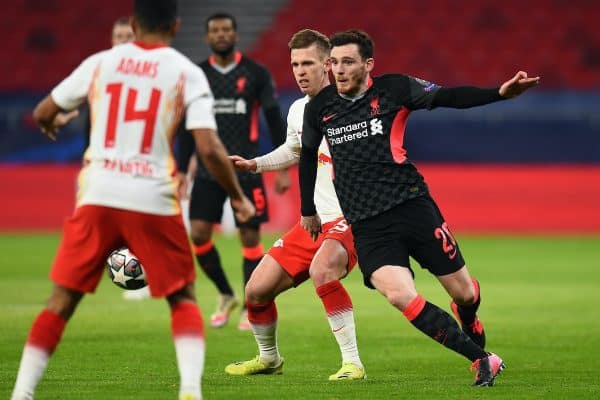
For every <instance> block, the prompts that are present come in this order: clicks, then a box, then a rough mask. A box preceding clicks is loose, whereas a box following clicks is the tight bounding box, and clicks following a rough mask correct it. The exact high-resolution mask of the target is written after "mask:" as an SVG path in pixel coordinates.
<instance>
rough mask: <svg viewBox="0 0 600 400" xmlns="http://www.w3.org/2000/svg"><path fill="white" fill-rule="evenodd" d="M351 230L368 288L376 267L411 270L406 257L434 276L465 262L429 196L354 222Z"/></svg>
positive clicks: (445, 272)
mask: <svg viewBox="0 0 600 400" xmlns="http://www.w3.org/2000/svg"><path fill="white" fill-rule="evenodd" d="M352 232H353V233H354V243H355V245H356V251H357V253H358V264H359V266H360V270H361V271H362V273H363V278H364V283H365V285H366V286H367V287H369V288H371V289H373V285H372V284H371V274H372V273H373V272H375V270H377V269H378V268H380V267H382V266H384V265H399V266H402V267H407V268H409V269H411V268H410V262H409V256H411V257H412V258H414V259H415V260H416V261H417V262H418V263H419V264H420V265H421V268H425V269H427V270H429V272H431V273H432V274H433V275H436V276H441V275H447V274H451V273H453V272H456V271H458V270H459V269H461V268H462V267H463V266H464V265H465V261H464V259H463V257H462V254H461V253H460V249H459V248H458V243H457V242H456V239H455V238H454V236H453V235H452V233H451V232H450V230H449V229H448V226H447V224H446V223H445V222H444V217H443V216H442V213H441V212H440V210H439V209H438V207H437V205H436V204H435V202H434V201H433V199H432V198H431V197H429V196H421V197H417V198H415V199H411V200H408V201H406V202H404V203H402V204H399V205H397V206H395V207H394V208H392V209H390V210H387V211H385V212H383V213H381V214H379V215H376V216H374V217H371V218H368V219H365V220H362V221H358V222H354V223H353V224H352ZM411 273H412V269H411ZM413 275H414V273H413Z"/></svg>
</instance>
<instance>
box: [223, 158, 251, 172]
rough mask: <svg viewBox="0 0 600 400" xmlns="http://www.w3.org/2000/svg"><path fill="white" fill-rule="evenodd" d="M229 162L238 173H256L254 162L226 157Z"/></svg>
mask: <svg viewBox="0 0 600 400" xmlns="http://www.w3.org/2000/svg"><path fill="white" fill-rule="evenodd" d="M228 158H229V159H230V160H231V162H233V166H234V167H235V169H237V170H238V171H246V172H256V160H254V159H252V160H246V159H245V158H244V157H241V156H237V155H234V156H229V157H228Z"/></svg>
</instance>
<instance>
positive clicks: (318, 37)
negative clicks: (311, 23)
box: [288, 29, 331, 58]
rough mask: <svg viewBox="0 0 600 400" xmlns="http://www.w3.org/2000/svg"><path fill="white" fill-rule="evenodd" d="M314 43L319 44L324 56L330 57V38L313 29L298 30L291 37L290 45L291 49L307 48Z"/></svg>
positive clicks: (318, 47) (318, 46)
mask: <svg viewBox="0 0 600 400" xmlns="http://www.w3.org/2000/svg"><path fill="white" fill-rule="evenodd" d="M313 44H315V45H316V46H317V49H318V50H319V51H320V52H321V53H322V54H323V55H324V58H327V57H329V52H330V51H331V43H330V42H329V39H328V38H327V36H325V35H323V34H322V33H321V32H319V31H315V30H313V29H302V30H301V31H298V32H296V33H295V34H294V36H292V38H291V39H290V42H289V43H288V47H289V48H290V50H294V49H306V48H307V47H310V46H312V45H313Z"/></svg>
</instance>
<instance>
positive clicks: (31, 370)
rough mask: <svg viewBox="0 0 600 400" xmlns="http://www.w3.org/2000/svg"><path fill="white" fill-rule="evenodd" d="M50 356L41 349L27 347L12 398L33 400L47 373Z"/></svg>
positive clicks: (22, 357) (24, 350)
mask: <svg viewBox="0 0 600 400" xmlns="http://www.w3.org/2000/svg"><path fill="white" fill-rule="evenodd" d="M49 360H50V355H49V354H48V352H47V351H46V350H43V349H41V348H39V347H35V346H29V345H25V348H24V349H23V355H22V356H21V364H20V365H19V372H18V374H17V381H16V383H15V388H14V390H13V395H12V398H14V399H27V398H28V397H27V396H30V397H29V398H33V392H34V391H35V387H36V386H37V384H38V382H39V381H40V379H42V376H43V375H44V371H46V367H47V366H48V361H49Z"/></svg>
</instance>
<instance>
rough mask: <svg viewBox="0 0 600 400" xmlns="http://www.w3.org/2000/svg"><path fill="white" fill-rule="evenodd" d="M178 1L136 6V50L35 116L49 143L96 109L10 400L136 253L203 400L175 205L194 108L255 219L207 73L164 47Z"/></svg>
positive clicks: (205, 139) (183, 386)
mask: <svg viewBox="0 0 600 400" xmlns="http://www.w3.org/2000/svg"><path fill="white" fill-rule="evenodd" d="M176 13H177V3H176V0H135V2H134V16H133V17H132V26H133V28H134V30H135V33H136V36H137V41H136V42H134V43H129V44H124V45H121V46H116V47H114V48H112V49H110V50H106V51H102V52H99V53H96V54H94V55H92V56H91V57H89V58H87V59H86V60H84V61H83V62H82V63H81V65H80V66H79V67H77V69H75V70H74V71H73V73H72V74H71V75H70V76H69V77H67V78H66V79H65V80H64V81H62V82H61V83H60V84H59V85H58V86H57V87H56V88H54V90H53V91H52V92H51V94H50V95H49V96H47V97H46V98H45V99H43V100H42V101H41V102H40V103H39V104H38V105H37V107H36V109H35V110H34V118H35V120H36V122H37V123H38V124H39V125H40V127H41V129H42V131H43V132H44V133H45V134H46V135H47V136H48V137H49V138H51V139H53V140H54V139H56V137H55V134H56V132H57V130H58V129H59V128H60V126H59V125H56V124H55V116H56V115H57V113H59V112H61V111H69V110H72V109H75V108H76V107H77V106H79V105H80V104H81V103H82V102H83V101H84V100H85V99H86V98H87V99H88V101H89V103H90V110H91V119H92V121H91V122H92V128H91V136H90V146H89V148H88V149H87V151H86V153H85V155H84V164H83V167H82V170H81V172H80V174H79V185H78V188H79V190H78V194H77V205H76V208H75V211H74V213H73V215H72V216H71V217H70V218H68V219H67V220H66V221H65V224H64V228H63V236H62V241H61V243H60V246H59V248H58V252H57V255H56V258H55V260H54V263H53V265H52V269H51V272H50V278H51V279H52V280H53V281H54V286H53V289H52V294H51V295H50V298H49V300H48V302H47V304H46V307H45V308H44V309H43V310H42V312H41V313H40V314H39V315H38V316H37V318H36V319H35V321H34V323H33V326H32V327H31V330H30V333H29V336H28V338H27V342H26V344H25V349H24V350H23V355H22V358H21V363H20V366H19V372H18V375H17V380H16V383H15V386H14V390H13V394H12V399H13V400H27V399H33V393H34V390H35V387H36V385H37V384H38V382H39V381H40V379H41V378H42V376H43V374H44V371H45V369H46V366H47V364H48V361H49V359H50V356H51V355H52V353H53V351H54V349H55V348H56V346H57V345H58V343H59V342H60V338H61V335H62V333H63V330H64V328H65V325H66V323H67V321H68V320H69V318H70V317H71V316H72V315H73V312H74V311H75V308H76V307H77V304H78V303H79V301H80V300H81V298H82V297H83V295H84V294H85V293H90V292H93V291H94V290H95V289H96V286H97V285H98V282H99V281H100V278H101V276H102V273H103V269H104V267H103V265H104V263H105V260H106V257H107V255H108V253H109V252H110V251H111V250H113V249H115V248H118V247H120V246H127V247H129V248H130V249H131V250H132V252H134V253H135V254H136V256H137V257H138V258H139V259H140V261H141V262H142V264H143V265H144V268H145V270H146V276H147V280H148V285H149V287H150V292H151V294H152V295H153V296H155V297H166V299H167V302H168V303H169V306H170V310H171V328H172V334H173V340H174V343H175V350H176V355H177V366H178V369H179V374H180V392H179V398H180V399H181V400H198V399H201V398H202V394H201V376H202V372H203V369H204V332H203V323H202V316H201V313H200V310H199V308H198V306H197V305H196V300H195V295H194V286H193V282H194V279H195V271H194V263H193V256H192V253H191V249H190V245H189V242H188V238H187V234H186V231H185V228H184V224H183V220H182V217H181V210H180V206H179V201H178V198H177V190H178V184H179V182H178V181H177V180H176V173H177V170H176V167H175V163H174V160H173V157H172V153H171V147H172V140H173V135H174V133H175V128H176V126H177V123H178V122H179V120H180V118H181V117H182V115H183V113H184V112H185V111H186V110H187V114H186V117H187V128H188V130H192V133H193V135H194V137H195V139H196V143H197V146H198V151H199V153H200V154H201V155H202V157H203V160H204V162H205V163H206V165H208V166H210V170H211V172H212V173H214V176H215V177H216V179H217V180H218V181H219V182H220V183H221V184H222V185H223V187H225V188H226V189H227V191H228V193H229V195H230V198H231V199H232V200H231V201H232V205H233V207H234V209H235V210H236V211H237V213H238V217H239V218H241V219H242V220H247V219H248V218H250V217H251V216H252V215H253V213H254V208H253V206H252V204H251V203H250V201H249V200H248V199H247V198H246V197H245V196H244V195H243V193H242V190H241V188H240V186H239V183H238V181H237V178H236V175H235V172H234V169H233V167H232V166H231V162H230V161H229V160H228V159H227V153H226V151H225V149H224V147H223V145H222V143H221V142H220V140H219V138H218V136H217V133H216V132H215V127H216V124H215V120H214V116H213V112H212V106H213V99H212V93H211V91H210V88H209V86H208V83H207V81H206V77H205V75H204V73H203V72H202V71H201V70H200V69H199V68H198V67H196V66H195V65H194V64H193V63H192V62H191V61H189V60H188V59H187V58H186V57H185V56H183V55H182V54H180V53H179V52H177V51H176V50H174V49H172V48H170V47H169V43H170V40H171V37H172V36H173V35H174V34H175V33H176V32H177V30H178V28H179V21H178V19H177V16H176Z"/></svg>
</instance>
